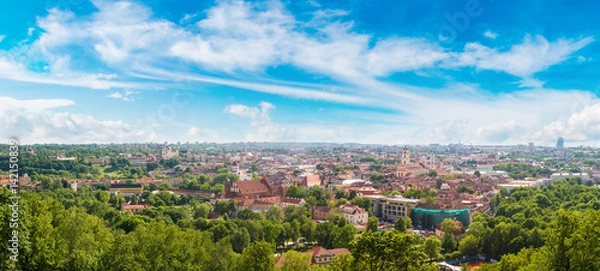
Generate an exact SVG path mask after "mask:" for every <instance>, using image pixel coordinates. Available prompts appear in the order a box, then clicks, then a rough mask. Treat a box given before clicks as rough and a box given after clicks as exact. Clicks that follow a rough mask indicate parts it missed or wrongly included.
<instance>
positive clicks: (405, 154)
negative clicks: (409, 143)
mask: <svg viewBox="0 0 600 271" xmlns="http://www.w3.org/2000/svg"><path fill="white" fill-rule="evenodd" d="M400 164H402V165H408V164H410V150H409V149H408V148H407V147H404V149H402V156H401V158H400Z"/></svg>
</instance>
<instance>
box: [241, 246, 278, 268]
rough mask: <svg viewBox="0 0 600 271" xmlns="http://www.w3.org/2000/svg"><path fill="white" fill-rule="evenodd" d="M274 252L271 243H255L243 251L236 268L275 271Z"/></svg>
mask: <svg viewBox="0 0 600 271" xmlns="http://www.w3.org/2000/svg"><path fill="white" fill-rule="evenodd" d="M274 252H275V250H274V249H273V246H272V245H271V244H270V243H267V242H263V241H259V242H256V243H253V244H251V245H249V246H248V247H247V248H246V249H244V252H242V255H241V256H240V258H239V260H238V261H237V268H236V270H239V271H249V270H253V271H273V270H275V258H274V256H273V253H274Z"/></svg>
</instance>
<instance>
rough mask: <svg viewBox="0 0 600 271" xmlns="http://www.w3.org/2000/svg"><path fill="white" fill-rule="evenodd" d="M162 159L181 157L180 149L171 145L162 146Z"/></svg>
mask: <svg viewBox="0 0 600 271" xmlns="http://www.w3.org/2000/svg"><path fill="white" fill-rule="evenodd" d="M160 155H161V156H162V159H165V160H168V159H171V158H176V157H179V150H173V149H172V148H171V147H169V146H166V147H163V148H162V151H161V154H160Z"/></svg>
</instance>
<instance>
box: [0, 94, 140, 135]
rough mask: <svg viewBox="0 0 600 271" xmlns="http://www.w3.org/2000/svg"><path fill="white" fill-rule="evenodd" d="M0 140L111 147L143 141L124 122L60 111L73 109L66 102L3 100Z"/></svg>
mask: <svg viewBox="0 0 600 271" xmlns="http://www.w3.org/2000/svg"><path fill="white" fill-rule="evenodd" d="M0 103H1V104H3V105H4V106H2V107H1V108H0V126H1V127H3V129H1V130H0V137H2V138H10V137H13V136H16V137H18V138H19V139H20V141H21V142H23V143H25V144H31V143H70V144H72V143H92V142H97V143H107V142H135V141H138V142H140V141H143V140H144V139H145V135H144V134H140V133H135V132H133V131H132V130H131V127H130V126H129V125H127V124H126V123H124V122H123V121H120V120H99V119H96V118H95V117H92V116H90V115H85V114H73V113H69V112H65V111H59V110H60V109H61V108H64V107H68V106H70V105H73V104H74V102H73V101H71V100H65V99H36V100H17V99H14V98H11V97H0Z"/></svg>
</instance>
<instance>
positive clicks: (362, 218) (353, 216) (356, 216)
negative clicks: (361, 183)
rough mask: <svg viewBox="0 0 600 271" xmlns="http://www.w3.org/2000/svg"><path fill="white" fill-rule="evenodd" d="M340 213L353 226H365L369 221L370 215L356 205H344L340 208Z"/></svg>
mask: <svg viewBox="0 0 600 271" xmlns="http://www.w3.org/2000/svg"><path fill="white" fill-rule="evenodd" d="M340 211H342V215H344V217H345V218H346V219H347V220H348V222H349V223H350V224H352V225H363V224H366V223H367V222H368V220H369V213H368V212H367V211H366V210H365V209H363V208H360V207H358V206H356V205H352V204H344V205H342V206H340Z"/></svg>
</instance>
